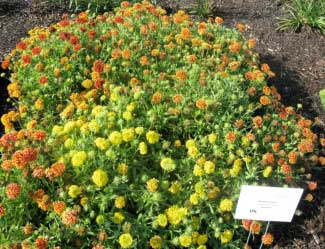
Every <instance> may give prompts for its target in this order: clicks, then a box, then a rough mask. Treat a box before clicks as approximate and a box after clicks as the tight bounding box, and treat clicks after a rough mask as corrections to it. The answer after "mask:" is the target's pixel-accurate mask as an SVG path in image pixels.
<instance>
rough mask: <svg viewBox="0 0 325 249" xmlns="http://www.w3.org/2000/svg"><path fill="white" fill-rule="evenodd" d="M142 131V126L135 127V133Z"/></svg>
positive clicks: (139, 133)
mask: <svg viewBox="0 0 325 249" xmlns="http://www.w3.org/2000/svg"><path fill="white" fill-rule="evenodd" d="M143 132H144V128H143V127H142V126H139V127H136V128H135V133H136V134H138V135H141V134H142V133H143Z"/></svg>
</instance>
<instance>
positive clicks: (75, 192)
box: [68, 185, 81, 198]
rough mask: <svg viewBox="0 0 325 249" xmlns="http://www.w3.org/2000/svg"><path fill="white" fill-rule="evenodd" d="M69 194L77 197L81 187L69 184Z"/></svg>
mask: <svg viewBox="0 0 325 249" xmlns="http://www.w3.org/2000/svg"><path fill="white" fill-rule="evenodd" d="M68 194H69V196H70V197H72V198H77V197H78V195H80V194H81V189H80V187H79V186H78V185H71V186H70V187H69V192H68Z"/></svg>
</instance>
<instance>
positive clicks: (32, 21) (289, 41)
mask: <svg viewBox="0 0 325 249" xmlns="http://www.w3.org/2000/svg"><path fill="white" fill-rule="evenodd" d="M35 1H36V0H34V4H32V5H28V4H27V3H26V2H25V1H23V0H0V61H1V60H2V59H3V57H4V55H5V54H6V53H8V52H10V50H11V49H13V48H14V47H15V44H16V43H17V42H19V40H20V39H21V38H22V37H25V36H26V35H27V31H28V30H30V29H31V28H33V27H34V26H36V25H41V26H47V25H49V24H51V23H54V22H57V21H58V20H59V19H60V16H61V15H62V14H63V13H64V12H66V10H65V9H63V8H61V7H59V6H58V5H52V6H49V5H46V4H44V3H42V2H41V1H40V0H37V1H38V3H35ZM193 2H195V1H194V0H161V1H160V4H161V5H162V6H163V7H165V8H166V9H167V10H168V11H169V12H175V11H177V10H178V9H184V8H185V9H186V8H188V7H189V6H190V5H191V4H192V3H193ZM211 2H212V6H213V13H212V16H213V17H215V16H221V17H223V18H224V19H225V25H226V26H228V27H234V26H235V24H237V23H243V24H246V25H247V31H246V33H245V36H246V37H254V38H256V39H257V48H256V51H257V52H258V53H259V54H260V59H261V62H263V63H268V64H269V65H270V66H271V68H272V70H273V71H275V72H276V74H277V76H276V77H275V78H273V79H272V80H271V81H270V82H269V83H270V84H273V85H276V86H277V88H278V90H279V92H280V93H281V95H282V97H283V100H282V101H283V102H284V103H285V104H286V105H291V106H294V107H296V106H297V104H298V103H301V104H303V114H304V115H305V116H307V117H308V118H311V119H314V118H315V117H317V116H318V117H320V120H321V127H320V128H318V130H317V132H318V133H319V134H320V135H321V136H325V133H324V127H325V110H322V108H321V104H320V99H319V91H320V90H321V89H322V88H325V35H321V34H320V33H319V32H316V31H313V30H309V29H306V28H305V29H303V30H302V32H300V33H290V32H280V31H277V30H276V29H277V21H278V18H279V17H281V16H283V15H285V11H284V3H283V1H282V0H211ZM5 86H6V83H5V82H3V79H1V78H0V115H1V114H2V113H4V112H5V111H6V110H7V109H8V108H9V106H8V105H6V98H7V96H6V93H5ZM0 126H1V125H0ZM0 134H1V127H0ZM317 178H318V185H319V190H318V192H317V193H316V195H315V197H316V198H315V201H314V202H312V203H306V202H302V204H301V205H300V206H299V209H300V210H302V211H303V214H302V215H301V216H299V217H295V218H294V222H293V223H292V224H290V225H289V224H274V226H273V227H272V228H271V231H272V232H274V233H275V235H276V241H277V244H276V245H275V246H274V248H276V249H282V248H287V249H291V248H295V249H307V248H308V249H309V248H310V249H322V248H325V242H324V240H325V239H324V236H325V224H324V223H325V173H324V172H323V171H321V172H318V174H317Z"/></svg>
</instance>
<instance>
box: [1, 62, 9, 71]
mask: <svg viewBox="0 0 325 249" xmlns="http://www.w3.org/2000/svg"><path fill="white" fill-rule="evenodd" d="M9 65H10V61H9V60H4V61H3V62H2V63H1V68H2V69H3V70H6V69H8V68H9Z"/></svg>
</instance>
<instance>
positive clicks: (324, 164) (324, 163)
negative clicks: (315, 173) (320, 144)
mask: <svg viewBox="0 0 325 249" xmlns="http://www.w3.org/2000/svg"><path fill="white" fill-rule="evenodd" d="M319 163H320V164H321V165H322V166H325V157H322V156H320V157H319Z"/></svg>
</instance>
